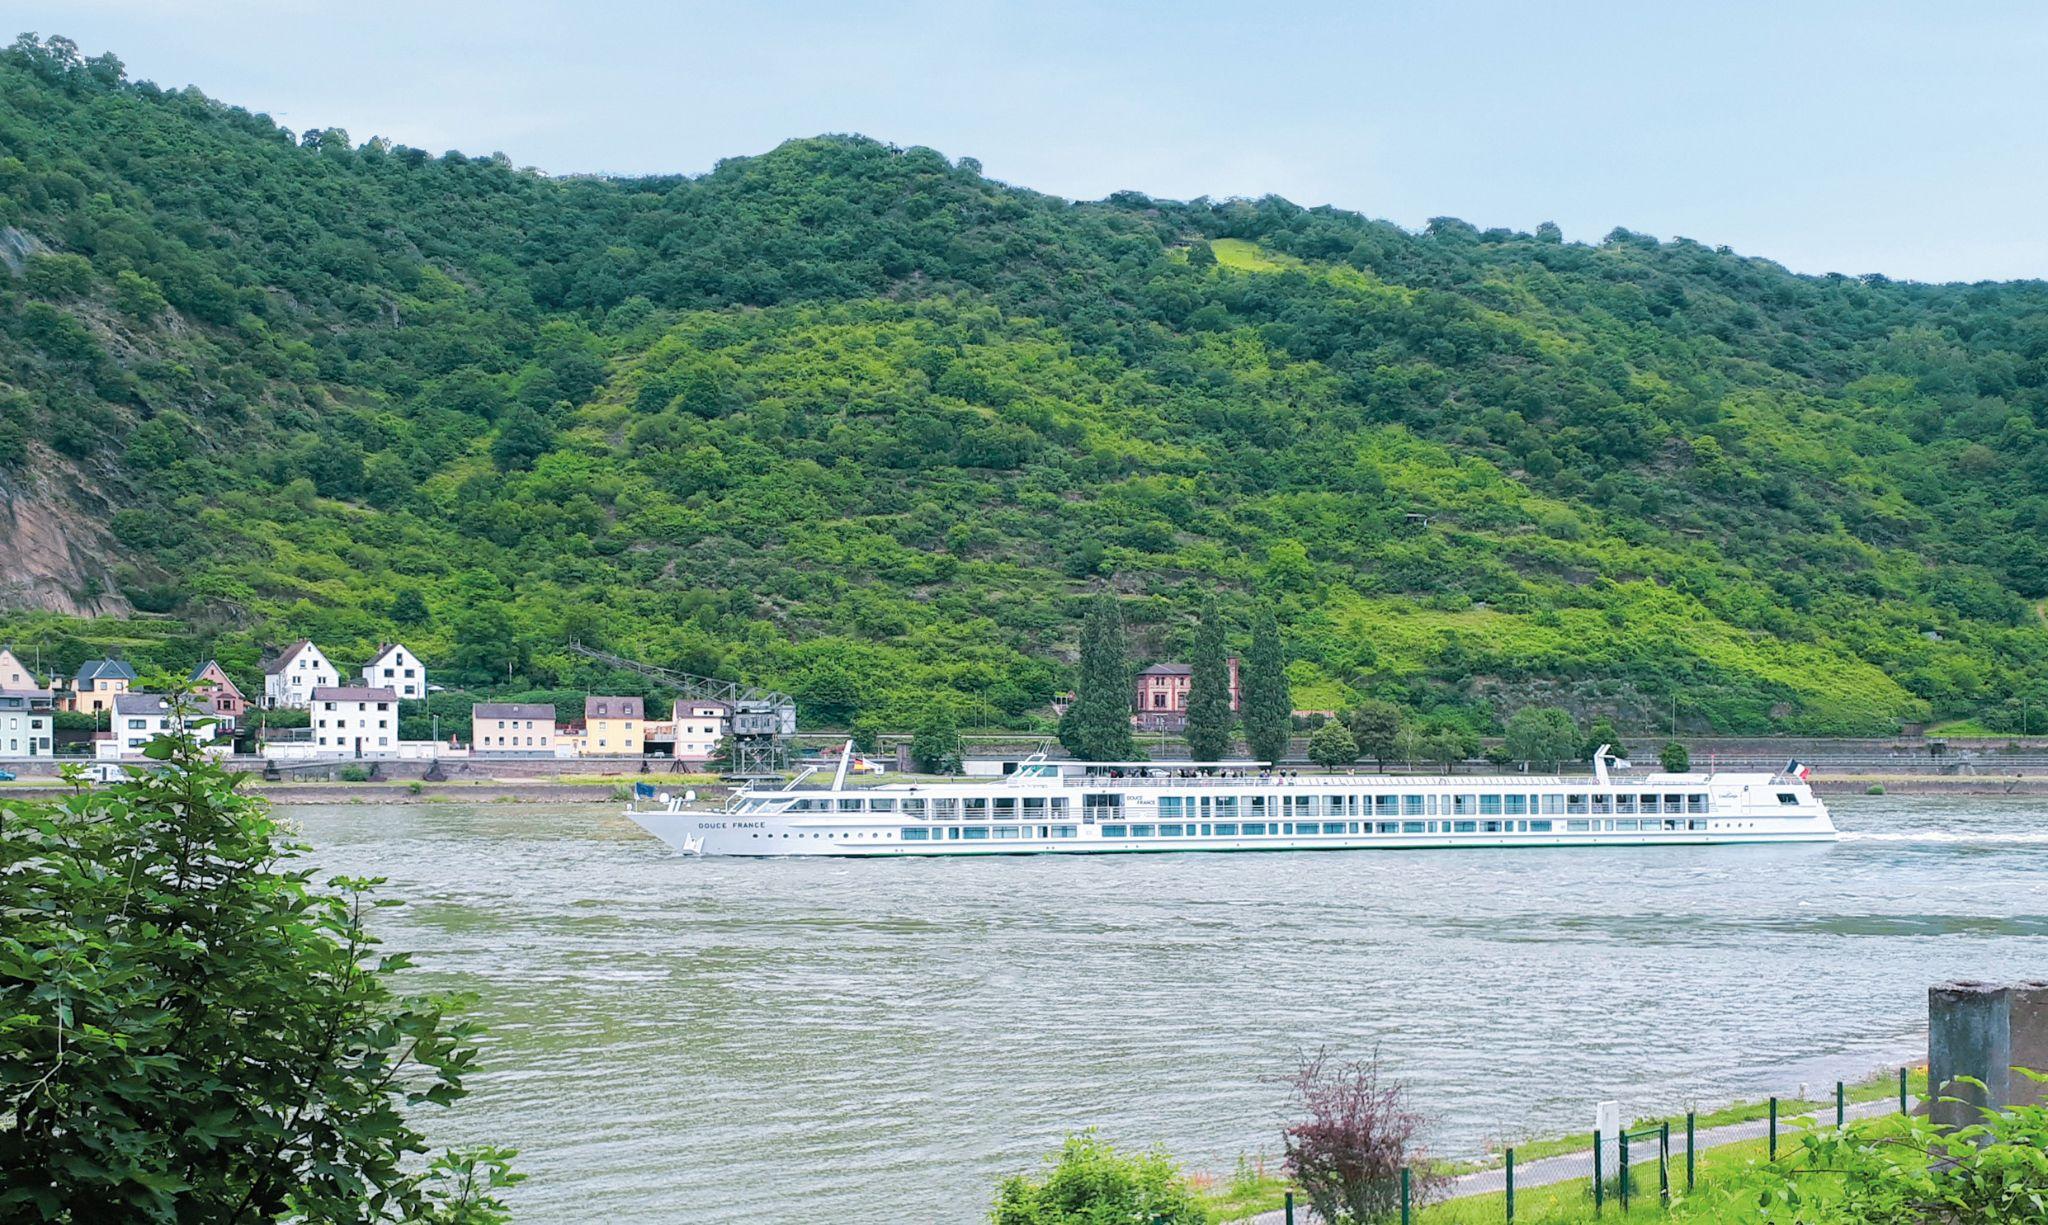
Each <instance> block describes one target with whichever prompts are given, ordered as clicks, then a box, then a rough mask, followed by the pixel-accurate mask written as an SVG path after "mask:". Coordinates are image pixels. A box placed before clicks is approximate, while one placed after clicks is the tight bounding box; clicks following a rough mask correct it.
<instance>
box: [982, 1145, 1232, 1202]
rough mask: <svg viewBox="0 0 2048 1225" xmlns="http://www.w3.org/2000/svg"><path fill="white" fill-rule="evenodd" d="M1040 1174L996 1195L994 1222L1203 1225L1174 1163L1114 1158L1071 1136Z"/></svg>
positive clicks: (1018, 1179)
mask: <svg viewBox="0 0 2048 1225" xmlns="http://www.w3.org/2000/svg"><path fill="white" fill-rule="evenodd" d="M1046 1165H1047V1168H1046V1170H1045V1172H1044V1173H1043V1174H1041V1175H1039V1176H1037V1177H1033V1176H1030V1175H1025V1174H1015V1175H1012V1176H1010V1177H1009V1178H1006V1179H1004V1180H1003V1184H1002V1186H1001V1187H1000V1188H999V1189H998V1190H997V1192H996V1205H995V1210H994V1211H993V1212H991V1213H990V1214H989V1220H990V1222H991V1225H1205V1223H1206V1222H1207V1220H1208V1214H1207V1212H1206V1211H1204V1209H1203V1208H1202V1205H1201V1202H1200V1200H1199V1199H1198V1197H1197V1196H1196V1195H1195V1193H1194V1191H1193V1190H1192V1189H1191V1188H1190V1187H1189V1186H1188V1183H1187V1179H1186V1178H1185V1177H1184V1176H1183V1175H1182V1174H1181V1171H1180V1168H1179V1167H1178V1166H1176V1165H1175V1164H1174V1163H1173V1160H1172V1159H1171V1158H1170V1157H1168V1156H1167V1155H1166V1154H1164V1153H1161V1152H1150V1153H1143V1154H1138V1155H1131V1154H1125V1153H1119V1152H1117V1151H1116V1149H1115V1148H1114V1147H1113V1146H1111V1145H1110V1144H1109V1142H1108V1141H1106V1140H1103V1139H1101V1138H1100V1137H1098V1136H1096V1135H1095V1134H1094V1133H1093V1132H1084V1133H1082V1134H1081V1135H1078V1136H1069V1137H1067V1141H1066V1143H1065V1144H1064V1145H1062V1146H1061V1147H1060V1151H1059V1153H1058V1154H1057V1155H1056V1156H1054V1157H1051V1158H1048V1159H1047V1162H1046Z"/></svg>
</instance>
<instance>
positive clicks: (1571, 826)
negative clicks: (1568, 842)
mask: <svg viewBox="0 0 2048 1225" xmlns="http://www.w3.org/2000/svg"><path fill="white" fill-rule="evenodd" d="M1544 824H1546V825H1548V824H1549V822H1548V821H1546V822H1544ZM1591 824H1592V822H1590V821H1566V822H1565V823H1564V828H1565V832H1566V833H1568V834H1583V833H1585V832H1586V829H1587V827H1588V826H1590V825H1591Z"/></svg>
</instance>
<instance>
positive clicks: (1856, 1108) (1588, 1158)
mask: <svg viewBox="0 0 2048 1225" xmlns="http://www.w3.org/2000/svg"><path fill="white" fill-rule="evenodd" d="M1898 1108H1899V1103H1898V1099H1897V1098H1880V1099H1878V1100H1877V1101H1873V1102H1858V1103H1852V1104H1851V1105H1850V1106H1849V1108H1848V1110H1847V1112H1846V1113H1847V1115H1848V1117H1849V1118H1851V1119H1871V1118H1876V1117H1878V1116H1880V1115H1884V1114H1889V1113H1891V1112H1893V1111H1896V1110H1897V1109H1898ZM1825 1114H1826V1117H1827V1118H1829V1119H1832V1118H1833V1117H1834V1111H1833V1110H1828V1111H1826V1112H1825ZM1814 1117H1815V1116H1814V1115H1813V1114H1804V1115H1780V1116H1779V1118H1778V1135H1779V1147H1780V1150H1781V1151H1782V1150H1783V1147H1784V1144H1785V1142H1786V1138H1787V1137H1788V1136H1791V1135H1793V1134H1794V1133H1795V1131H1796V1128H1795V1127H1794V1126H1793V1120H1794V1119H1800V1118H1806V1119H1811V1118H1814ZM1770 1129H1771V1124H1770V1119H1769V1118H1768V1117H1766V1118H1761V1119H1754V1120H1752V1121H1750V1122H1747V1123H1730V1124H1728V1125H1727V1126H1725V1127H1710V1128H1708V1129H1707V1130H1705V1131H1702V1132H1699V1133H1697V1134H1696V1135H1695V1136H1694V1137H1693V1141H1694V1145H1695V1149H1696V1151H1701V1152H1704V1151H1705V1150H1707V1149H1710V1148H1720V1147H1721V1146H1722V1145H1725V1144H1738V1143H1740V1142H1742V1141H1744V1140H1761V1139H1763V1138H1764V1137H1765V1136H1766V1135H1768V1134H1769V1133H1770ZM1606 1147H1607V1158H1606V1159H1607V1161H1608V1162H1610V1163H1612V1162H1613V1161H1614V1160H1616V1157H1615V1152H1614V1146H1613V1144H1612V1143H1611V1142H1610V1143H1609V1144H1608V1145H1607V1146H1606ZM1638 1151H1639V1152H1641V1153H1642V1154H1643V1156H1641V1157H1640V1158H1638V1157H1636V1156H1635V1154H1633V1153H1631V1154H1630V1157H1631V1160H1630V1161H1629V1165H1630V1166H1631V1167H1634V1166H1637V1165H1642V1164H1645V1163H1649V1162H1654V1161H1655V1160H1656V1159H1657V1150H1656V1148H1655V1147H1654V1146H1649V1145H1646V1146H1644V1147H1643V1148H1642V1149H1639V1150H1638ZM1684 1160H1685V1137H1684V1136H1683V1135H1682V1134H1681V1135H1677V1136H1674V1137H1673V1138H1672V1151H1671V1164H1672V1166H1673V1171H1672V1174H1673V1177H1675V1178H1683V1177H1684V1176H1685V1174H1684V1165H1683V1162H1684ZM1592 1173H1593V1150H1592V1149H1583V1150H1581V1151H1579V1152H1576V1153H1559V1154H1558V1155H1556V1156H1555V1157H1544V1158H1540V1159H1538V1160H1535V1161H1529V1162H1516V1163H1515V1189H1516V1190H1517V1191H1522V1190H1527V1189H1528V1188H1530V1187H1547V1186H1551V1185H1552V1184H1555V1183H1561V1182H1570V1181H1571V1180H1572V1179H1575V1178H1590V1177H1592ZM1506 1189H1507V1171H1506V1170H1505V1169H1502V1168H1499V1167H1495V1168H1493V1169H1487V1170H1474V1171H1473V1172H1472V1173H1470V1174H1460V1175H1459V1176H1458V1177H1456V1178H1453V1179H1452V1180H1451V1182H1450V1185H1449V1186H1448V1187H1447V1188H1445V1191H1444V1198H1445V1199H1464V1198H1465V1197H1467V1196H1471V1195H1490V1194H1495V1193H1498V1192H1501V1191H1505V1190H1506ZM1651 1193H1652V1194H1654V1193H1655V1189H1654V1186H1653V1187H1652V1188H1651ZM1294 1216H1295V1220H1296V1221H1297V1222H1299V1223H1300V1225H1314V1223H1315V1222H1317V1221H1320V1220H1321V1218H1320V1217H1318V1216H1316V1214H1315V1213H1314V1212H1312V1211H1310V1210H1309V1208H1308V1207H1307V1206H1306V1205H1299V1204H1298V1205H1297V1206H1296V1207H1295V1210H1294ZM1285 1220H1286V1214H1285V1213H1283V1212H1280V1211H1277V1210H1276V1211H1273V1212H1266V1213H1261V1214H1260V1215H1258V1216H1255V1217H1249V1218H1247V1219H1245V1220H1243V1221H1240V1222H1237V1225H1284V1223H1285Z"/></svg>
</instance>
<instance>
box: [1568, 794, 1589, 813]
mask: <svg viewBox="0 0 2048 1225" xmlns="http://www.w3.org/2000/svg"><path fill="white" fill-rule="evenodd" d="M1564 810H1565V811H1566V812H1584V811H1586V797H1585V796H1583V795H1568V796H1566V797H1564Z"/></svg>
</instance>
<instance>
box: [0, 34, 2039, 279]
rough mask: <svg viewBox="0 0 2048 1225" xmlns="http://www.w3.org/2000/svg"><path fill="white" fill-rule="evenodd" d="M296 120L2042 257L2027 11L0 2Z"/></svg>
mask: <svg viewBox="0 0 2048 1225" xmlns="http://www.w3.org/2000/svg"><path fill="white" fill-rule="evenodd" d="M0 14H4V15H6V16H7V17H8V18H9V19H11V22H12V26H11V29H10V31H9V32H10V33H11V32H13V31H20V30H35V31H37V32H39V33H44V34H50V33H63V34H67V35H69V36H71V37H72V38H74V39H76V40H78V42H79V43H80V44H81V45H82V46H83V47H84V48H85V49H86V51H87V52H88V53H98V52H100V51H104V50H111V51H113V52H115V53H116V54H117V55H119V56H120V57H121V58H122V59H123V60H124V61H125V62H126V63H127V64H128V67H129V72H130V75H131V76H136V77H147V78H149V79H152V80H154V81H156V82H157V83H158V84H160V85H166V86H171V85H184V84H188V83H189V84H196V85H198V86H200V87H201V88H202V89H204V90H206V92H208V93H209V94H211V95H213V96H214V97H217V98H222V99H225V100H227V101H231V102H236V103H240V104H242V105H245V106H248V107H250V108H252V109H256V110H264V111H268V112H269V113H270V114H271V115H273V116H275V117H276V118H277V119H278V121H279V122H280V123H283V124H285V125H286V126H288V127H291V128H293V129H295V130H300V129H304V128H308V127H326V126H330V125H332V126H340V127H344V128H347V129H348V131H349V133H350V134H351V135H352V136H353V137H355V138H356V139H357V140H358V141H360V140H362V139H365V138H367V137H369V136H372V135H384V136H387V137H390V138H391V139H393V140H396V141H400V142H403V143H406V144H412V145H419V146H422V147H424V148H427V149H430V150H433V151H435V152H439V151H441V150H443V149H447V148H459V149H462V150H463V151H465V152H469V153H488V152H491V151H493V150H502V151H504V152H505V153H507V154H509V155H510V156H511V157H512V159H513V161H514V162H516V163H518V164H520V165H533V166H538V167H541V168H542V169H544V170H548V171H554V172H568V171H611V172H636V173H637V172H690V173H694V172H698V171H702V170H706V169H709V168H710V166H711V164H712V163H713V162H715V161H717V160H718V159H719V158H721V157H727V156H732V155H735V154H744V153H758V152H761V151H764V150H766V149H768V148H771V147H772V146H774V145H775V144H776V143H777V142H779V141H781V140H783V139H785V138H787V137H791V136H807V135H814V134H816V133H819V132H863V133H866V134H867V135H870V136H874V137H877V138H879V139H882V140H888V141H894V142H896V143H899V144H906V145H908V144H923V145H930V146H932V147H934V148H936V149H938V150H940V151H941V152H944V153H945V154H947V155H948V156H952V157H959V156H962V155H970V156H973V157H977V158H979V159H981V162H982V164H983V166H984V168H985V169H986V171H987V172H988V173H989V174H991V175H993V176H995V177H997V178H1001V179H1004V180H1007V181H1009V182H1013V183H1018V184H1021V185H1024V186H1029V187H1034V188H1037V189H1039V190H1041V191H1048V192H1054V193H1057V194H1060V195H1064V196H1071V197H1079V198H1095V197H1099V196H1102V195H1105V194H1107V193H1109V192H1112V191H1116V190H1119V189H1124V188H1130V189H1135V190H1139V191H1145V192H1149V193H1152V194H1154V195H1159V196H1172V197H1182V198H1185V197H1192V196H1198V195H1210V196H1217V197H1221V196H1229V195H1260V194H1264V193H1267V192H1274V193H1278V194H1280V195H1284V196H1286V197H1288V198H1290V199H1292V200H1295V201H1297V202H1299V203H1303V204H1323V203H1328V204H1335V205H1338V206H1341V207H1344V208H1351V209H1357V210H1359V211H1361V212H1364V213H1367V214H1369V215H1372V216H1375V217H1384V218H1387V219H1388V220H1391V221H1395V222H1399V223H1401V224H1403V225H1408V226H1417V225H1420V224H1421V223H1422V222H1424V221H1425V220H1427V219H1428V218H1430V217H1433V216H1438V215H1451V216H1457V217H1462V218H1464V219H1465V220H1467V221H1470V222H1472V223H1473V224H1475V225H1479V226H1482V227H1484V226H1496V225H1500V226H1511V227H1514V228H1517V229H1531V228H1533V227H1534V226H1535V225H1536V224H1537V223H1538V222H1541V221H1545V220H1554V221H1556V222H1558V223H1559V224H1560V225H1562V226H1563V227H1564V230H1565V233H1566V235H1567V236H1569V237H1571V238H1574V239H1584V240H1589V241H1590V240H1597V239H1598V238H1599V237H1600V236H1601V235H1603V234H1605V233H1606V232H1607V231H1608V230H1609V229H1611V228H1613V227H1614V226H1616V225H1625V226H1627V227H1629V228H1630V229H1635V230H1640V231H1643V232H1646V233H1650V234H1655V235H1658V236H1659V237H1664V238H1670V237H1674V236H1679V235H1683V236H1685V237H1689V238H1694V239H1698V240H1700V241H1702V242H1707V243H1713V244H1724V243H1725V244H1727V245H1729V246H1732V247H1734V248H1736V249H1737V250H1739V251H1742V252H1744V253H1745V254H1752V255H1762V256H1767V257H1769V258H1772V259H1776V260H1779V261H1780V262H1782V263H1784V264H1786V265H1788V266H1790V267H1792V268H1795V269H1797V270H1799V271H1802V272H1826V271H1839V272H1849V273H1862V272H1883V273H1886V274H1888V275H1891V276H1894V277H1899V278H1907V277H1911V278H1916V279H1921V280H1975V279H1981V278H2010V277H2040V276H2048V224H2044V222H2048V218H2044V215H2043V214H2044V210H2043V208H2042V203H2043V200H2044V195H2048V193H2044V187H2048V156H2044V154H2048V5H2042V4H2039V3H2030V4H2022V3H1969V4H1951V3H1926V4H1919V5H1907V4H1883V3H1862V4H1850V3H1801V2H1800V0H1777V2H1775V3H1724V4H1702V5H1677V4H1668V3H1661V2H1659V0H1635V2H1634V3H1611V4H1592V3H1576V4H1573V3H1556V4H1545V3H1541V2H1540V0H1526V2H1524V3H1456V2H1451V0H1445V2H1442V3H1412V4H1411V3H1401V4H1391V3H1378V4H1376V3H1366V2H1358V3H1348V4H1347V3H1325V2H1322V0H1315V2H1300V3H1295V4H1274V3H1265V4H1248V3H1243V2H1239V3H1233V4H1215V3H1205V2H1184V3H1177V4H1163V3H1140V2H1133V3H1124V4H1093V5H1090V4H1075V3H1066V2H1062V0H1040V2H1038V3H1016V4H1008V3H970V2H959V3H904V4H890V5H864V4H859V3H856V2H851V0H845V2H839V3H829V2H820V0H755V2H754V3H747V4H730V5H707V4H696V3H686V2H671V3H657V2H651V0H650V2H646V3H635V2H627V0H582V2H580V3H566V2H560V0H494V2H484V0H410V2H408V3H392V2H389V0H350V2H349V3H345V4H343V3H323V2H318V0H56V2H48V3H44V2H37V0H31V2H29V3H14V2H7V0H0Z"/></svg>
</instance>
